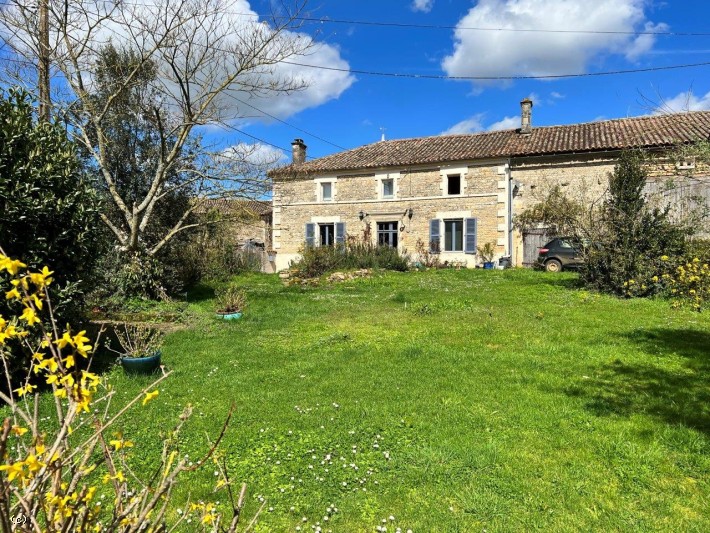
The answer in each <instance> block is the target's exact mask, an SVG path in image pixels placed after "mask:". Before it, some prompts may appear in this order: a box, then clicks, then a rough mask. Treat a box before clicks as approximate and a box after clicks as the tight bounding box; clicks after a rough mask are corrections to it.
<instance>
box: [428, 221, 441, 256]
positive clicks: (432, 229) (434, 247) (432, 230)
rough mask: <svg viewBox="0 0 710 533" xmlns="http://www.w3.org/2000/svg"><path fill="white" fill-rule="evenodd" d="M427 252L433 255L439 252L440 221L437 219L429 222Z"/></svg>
mask: <svg viewBox="0 0 710 533" xmlns="http://www.w3.org/2000/svg"><path fill="white" fill-rule="evenodd" d="M429 251H430V252H431V253H433V254H438V253H439V252H440V251H441V221H440V220H439V219H438V218H434V219H432V220H430V221H429Z"/></svg>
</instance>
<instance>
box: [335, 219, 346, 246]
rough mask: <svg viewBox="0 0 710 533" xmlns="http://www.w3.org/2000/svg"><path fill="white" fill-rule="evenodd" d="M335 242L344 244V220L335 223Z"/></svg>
mask: <svg viewBox="0 0 710 533" xmlns="http://www.w3.org/2000/svg"><path fill="white" fill-rule="evenodd" d="M335 244H345V222H338V223H337V224H335Z"/></svg>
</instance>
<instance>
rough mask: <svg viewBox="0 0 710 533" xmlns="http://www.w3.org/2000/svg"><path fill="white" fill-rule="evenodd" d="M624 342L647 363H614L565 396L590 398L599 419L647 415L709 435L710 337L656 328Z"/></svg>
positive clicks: (588, 406)
mask: <svg viewBox="0 0 710 533" xmlns="http://www.w3.org/2000/svg"><path fill="white" fill-rule="evenodd" d="M625 337H626V339H627V340H629V341H631V342H633V343H635V344H636V345H637V346H638V347H639V348H640V349H641V350H642V351H643V352H645V354H646V355H647V361H645V362H634V363H625V362H622V361H619V360H616V361H614V362H613V363H610V364H607V365H604V366H602V367H600V368H598V369H596V371H595V373H594V376H593V377H592V378H591V379H588V380H585V381H582V382H578V383H577V384H575V385H573V386H571V387H569V388H568V389H567V390H566V392H567V394H569V395H571V396H577V397H585V398H588V402H587V408H588V409H589V410H591V411H592V412H594V413H595V414H597V415H599V416H605V415H617V416H630V415H633V414H647V415H650V416H653V417H655V418H658V419H660V420H662V421H664V422H666V423H668V424H672V425H684V426H687V427H691V428H694V429H697V430H699V431H702V432H703V433H705V434H707V435H710V333H708V332H704V331H698V330H693V329H663V328H658V329H650V330H644V331H638V332H634V333H631V334H628V335H625ZM670 357H672V359H669V358H670ZM678 357H680V358H682V359H681V360H680V361H678V359H677V358H678Z"/></svg>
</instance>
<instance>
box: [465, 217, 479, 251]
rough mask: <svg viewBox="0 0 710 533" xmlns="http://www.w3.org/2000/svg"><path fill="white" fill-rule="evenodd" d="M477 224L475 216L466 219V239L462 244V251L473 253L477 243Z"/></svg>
mask: <svg viewBox="0 0 710 533" xmlns="http://www.w3.org/2000/svg"><path fill="white" fill-rule="evenodd" d="M477 226H478V222H477V220H476V219H475V218H467V219H466V241H465V244H464V251H465V252H466V253H467V254H475V253H476V246H477V244H478V238H477V235H476V233H477Z"/></svg>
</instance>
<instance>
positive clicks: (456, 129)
mask: <svg viewBox="0 0 710 533" xmlns="http://www.w3.org/2000/svg"><path fill="white" fill-rule="evenodd" d="M485 116H486V114H485V113H478V114H476V115H473V116H472V117H470V118H467V119H466V120H462V121H461V122H459V123H457V124H454V125H453V126H451V127H450V128H449V129H448V130H446V131H444V132H442V133H441V135H461V134H467V133H480V132H482V131H499V130H512V129H515V128H519V127H520V117H505V118H502V119H501V120H499V121H497V122H494V123H493V124H490V125H489V126H487V127H486V126H484V119H485Z"/></svg>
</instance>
